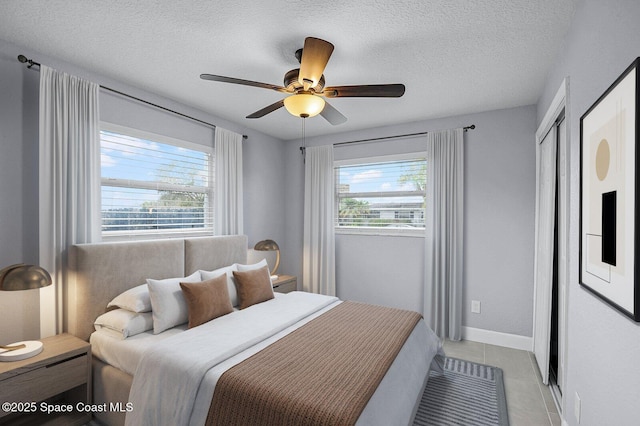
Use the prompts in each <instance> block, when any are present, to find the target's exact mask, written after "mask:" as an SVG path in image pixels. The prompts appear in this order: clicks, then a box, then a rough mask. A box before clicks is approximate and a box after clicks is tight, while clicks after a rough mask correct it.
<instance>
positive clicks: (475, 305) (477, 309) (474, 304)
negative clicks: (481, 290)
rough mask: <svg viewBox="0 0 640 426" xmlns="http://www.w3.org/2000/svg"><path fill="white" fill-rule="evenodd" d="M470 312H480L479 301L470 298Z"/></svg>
mask: <svg viewBox="0 0 640 426" xmlns="http://www.w3.org/2000/svg"><path fill="white" fill-rule="evenodd" d="M471 313H473V314H479V313H480V301H479V300H472V301H471Z"/></svg>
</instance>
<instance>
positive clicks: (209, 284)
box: [180, 274, 233, 328]
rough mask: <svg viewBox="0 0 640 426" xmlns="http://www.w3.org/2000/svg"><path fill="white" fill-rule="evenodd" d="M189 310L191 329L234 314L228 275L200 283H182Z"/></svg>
mask: <svg viewBox="0 0 640 426" xmlns="http://www.w3.org/2000/svg"><path fill="white" fill-rule="evenodd" d="M180 287H181V288H182V295H183V296H184V299H185V300H186V302H187V307H188V309H189V328H193V327H195V326H198V325H200V324H204V323H205V322H208V321H211V320H212V319H214V318H218V317H221V316H222V315H226V314H229V313H231V312H233V306H231V299H230V298H229V289H228V288H227V274H222V275H220V276H219V277H216V278H212V279H210V280H206V281H202V282H198V283H180Z"/></svg>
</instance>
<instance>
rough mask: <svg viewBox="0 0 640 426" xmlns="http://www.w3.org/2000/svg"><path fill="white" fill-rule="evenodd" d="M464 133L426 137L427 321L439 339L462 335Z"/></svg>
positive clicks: (425, 296) (425, 316) (448, 133)
mask: <svg viewBox="0 0 640 426" xmlns="http://www.w3.org/2000/svg"><path fill="white" fill-rule="evenodd" d="M463 167H464V153H463V129H453V130H444V131H440V132H429V133H428V134H427V200H426V218H425V228H426V238H425V241H426V250H425V254H426V259H425V288H424V306H423V309H424V311H423V312H424V318H425V319H426V320H427V324H428V325H429V326H430V327H431V328H432V329H433V330H434V331H435V332H436V334H437V335H438V337H440V338H449V339H451V340H460V338H461V334H462V326H461V322H462V260H463V259H462V255H463V252H462V243H463V213H464V170H463Z"/></svg>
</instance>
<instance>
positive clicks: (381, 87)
mask: <svg viewBox="0 0 640 426" xmlns="http://www.w3.org/2000/svg"><path fill="white" fill-rule="evenodd" d="M404 89H405V88H404V84H368V85H358V86H331V87H325V88H324V90H323V91H322V93H320V95H323V96H326V97H327V98H355V97H361V98H399V97H401V96H402V95H404Z"/></svg>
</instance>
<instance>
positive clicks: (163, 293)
mask: <svg viewBox="0 0 640 426" xmlns="http://www.w3.org/2000/svg"><path fill="white" fill-rule="evenodd" d="M181 282H183V283H197V282H200V272H198V271H196V272H194V273H193V274H191V275H189V276H188V277H184V278H167V279H164V280H152V279H151V278H147V285H148V286H149V298H150V299H151V308H152V309H151V310H152V313H153V334H158V333H161V332H163V331H165V330H167V329H169V328H171V327H175V326H176V325H180V324H184V323H185V322H187V321H188V320H189V308H188V307H187V302H186V301H185V300H184V296H183V295H182V289H181V288H180V283H181Z"/></svg>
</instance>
